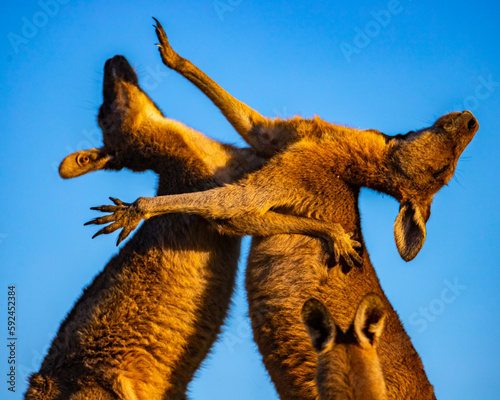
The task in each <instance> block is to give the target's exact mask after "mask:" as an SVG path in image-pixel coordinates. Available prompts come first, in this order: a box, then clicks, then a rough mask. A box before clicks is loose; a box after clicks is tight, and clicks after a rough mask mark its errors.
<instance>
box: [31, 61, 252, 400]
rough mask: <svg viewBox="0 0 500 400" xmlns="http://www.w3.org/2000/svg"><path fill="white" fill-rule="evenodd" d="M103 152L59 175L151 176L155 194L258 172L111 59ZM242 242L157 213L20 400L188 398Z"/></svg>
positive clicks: (93, 288)
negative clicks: (163, 108) (170, 114)
mask: <svg viewBox="0 0 500 400" xmlns="http://www.w3.org/2000/svg"><path fill="white" fill-rule="evenodd" d="M104 72H105V76H104V102H103V105H102V106H101V108H100V111H99V124H100V126H101V127H102V130H103V140H104V146H103V147H102V148H101V149H91V150H85V151H79V152H76V153H73V154H71V155H69V156H68V157H66V158H65V159H64V161H63V162H62V163H61V166H60V174H61V176H62V177H64V178H71V177H75V176H79V175H82V174H85V173H87V172H90V171H93V170H97V169H111V170H118V169H121V168H123V167H125V168H129V169H131V170H133V171H143V170H146V169H152V170H153V171H155V172H157V173H158V174H159V176H160V180H159V186H158V195H165V194H173V193H179V192H192V191H196V190H206V189H209V188H212V187H215V186H220V185H222V184H223V183H224V182H230V181H233V180H235V179H237V178H239V177H241V176H242V175H243V174H244V173H246V172H248V171H250V170H252V169H255V168H257V167H259V166H260V165H261V164H262V161H261V159H260V158H259V157H257V156H256V155H255V152H254V151H253V150H250V149H236V148H234V147H232V146H226V145H221V144H219V143H218V142H215V141H213V140H211V139H208V138H207V137H205V136H203V135H202V134H201V133H199V132H197V131H195V130H192V129H190V128H188V127H186V126H184V125H183V124H181V123H179V122H176V121H173V120H169V119H166V118H164V117H163V115H162V114H161V112H160V111H159V110H158V108H157V107H156V106H155V104H154V103H153V102H152V101H151V100H150V99H149V98H148V97H147V95H146V94H144V93H143V92H142V91H141V89H140V88H139V86H138V83H137V76H136V74H135V72H134V71H133V70H132V68H131V67H130V65H129V64H128V62H127V61H126V60H125V58H123V57H121V56H116V57H114V58H113V59H111V60H108V61H107V63H106V66H105V70H104ZM239 250H240V239H239V238H237V237H228V236H222V235H220V234H219V233H217V232H216V231H215V230H214V229H213V228H212V226H211V225H210V224H208V223H207V221H206V220H204V219H202V218H200V217H197V216H186V215H169V216H160V217H157V218H152V219H150V220H148V221H146V222H145V223H144V225H143V226H142V227H141V228H140V229H139V230H138V232H137V233H136V234H135V235H134V236H133V237H132V238H131V239H130V241H129V242H128V243H126V244H125V246H124V247H123V248H122V249H121V250H120V252H119V253H118V254H117V255H116V256H114V257H113V258H112V259H111V260H110V261H109V263H108V264H107V265H106V267H105V268H104V270H103V271H102V272H101V273H100V274H99V275H97V277H96V278H95V279H94V281H93V282H92V283H91V284H90V285H89V286H88V287H87V288H86V289H85V290H84V292H83V294H82V296H81V297H80V299H79V300H78V301H77V302H76V304H75V306H74V307H73V309H72V310H71V311H70V313H69V315H68V316H67V317H66V319H65V320H64V322H63V323H62V324H61V327H60V329H59V332H58V334H57V336H56V338H55V339H54V341H53V343H52V346H51V348H50V350H49V352H48V354H47V356H46V357H45V359H44V361H43V363H42V366H41V368H40V370H39V372H37V373H35V374H33V375H32V376H31V379H30V386H29V388H28V391H27V393H26V395H25V398H26V399H29V400H49V399H50V400H62V399H71V400H90V399H92V400H100V399H102V400H104V399H106V400H109V399H127V400H136V399H137V400H141V399H142V400H153V399H158V400H159V399H166V398H168V399H185V398H186V396H185V391H186V387H187V385H188V383H189V381H190V380H191V378H192V377H193V374H194V372H195V371H196V369H197V368H198V367H199V365H200V363H201V361H202V360H203V359H204V358H205V356H206V355H207V353H208V351H209V349H210V347H211V345H212V344H213V342H214V341H215V339H216V337H217V335H218V333H219V331H220V327H221V325H222V323H223V320H224V318H225V316H226V312H227V309H228V306H229V302H230V297H231V294H232V291H233V286H234V280H235V273H236V268H237V262H238V257H239Z"/></svg>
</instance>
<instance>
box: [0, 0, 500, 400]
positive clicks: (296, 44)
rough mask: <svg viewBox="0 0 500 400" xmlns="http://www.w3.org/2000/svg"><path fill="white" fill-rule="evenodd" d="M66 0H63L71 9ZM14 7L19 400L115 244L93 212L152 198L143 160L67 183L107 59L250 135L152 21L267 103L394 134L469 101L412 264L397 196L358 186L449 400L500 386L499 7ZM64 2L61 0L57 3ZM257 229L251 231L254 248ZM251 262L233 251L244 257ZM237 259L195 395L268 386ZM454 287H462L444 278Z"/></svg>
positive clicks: (8, 186)
mask: <svg viewBox="0 0 500 400" xmlns="http://www.w3.org/2000/svg"><path fill="white" fill-rule="evenodd" d="M62 3H64V4H62ZM307 3H308V2H304V1H295V0H287V1H274V2H265V1H260V0H220V1H213V0H203V1H200V0H196V1H193V0H191V1H181V0H171V1H142V2H133V1H114V0H113V1H109V0H108V1H93V2H84V1H78V0H64V1H63V0H60V2H59V3H54V1H52V0H45V1H44V0H42V1H40V2H38V1H33V0H29V1H23V2H14V1H11V2H5V3H4V4H3V5H2V13H1V16H0V21H1V23H0V48H1V52H0V85H1V86H0V94H1V95H0V110H1V117H2V127H1V142H0V209H1V210H2V217H1V219H0V221H1V222H0V268H1V269H0V271H1V272H0V321H1V322H0V329H1V332H2V333H1V334H0V376H1V379H0V398H2V399H13V400H14V399H20V398H21V394H22V393H23V392H24V391H25V388H26V386H25V382H24V380H25V379H26V377H27V375H28V374H29V373H31V372H33V371H35V370H37V369H38V368H39V365H40V363H41V360H42V358H43V356H44V355H45V352H46V350H47V346H48V345H49V343H50V340H51V338H52V337H53V335H54V334H55V333H56V332H57V329H58V326H59V324H60V322H61V320H62V319H63V318H64V316H65V315H66V313H67V312H68V311H69V310H70V309H71V307H72V305H73V303H74V301H75V300H76V299H77V297H78V296H79V295H80V293H81V290H82V288H83V287H84V286H85V285H86V284H88V283H89V282H90V281H91V279H92V277H93V276H94V275H95V274H97V273H98V272H99V271H100V270H101V269H102V268H103V267H104V265H105V264H106V262H107V261H108V260H109V258H110V257H111V256H112V255H113V254H115V253H116V252H117V249H116V248H115V239H116V234H115V235H112V236H104V237H103V236H101V237H99V238H97V239H95V240H91V236H92V234H93V233H94V232H95V230H96V229H95V227H84V226H82V225H83V223H84V222H86V221H88V220H89V219H91V218H93V217H95V213H94V212H92V211H90V210H89V207H91V206H95V205H100V204H105V203H107V202H108V201H107V198H108V196H110V195H112V196H116V197H119V198H120V199H123V200H124V201H131V200H134V199H136V198H137V197H138V196H140V195H142V196H144V195H153V194H154V192H155V185H156V178H155V176H154V175H153V174H151V173H146V174H132V173H130V172H127V171H121V172H119V173H111V172H98V173H94V174H89V175H86V176H84V177H81V178H77V179H74V180H70V181H64V180H62V179H61V178H59V176H58V174H57V166H58V164H59V162H60V161H61V160H62V159H63V158H64V157H65V156H66V155H67V154H69V153H70V152H73V151H76V150H79V149H84V148H89V147H99V146H100V143H101V135H100V131H99V130H98V128H97V124H96V114H97V109H98V106H99V105H100V103H101V100H102V97H101V84H102V68H103V66H104V62H105V61H106V59H108V58H110V57H112V56H114V55H115V54H123V55H124V56H126V57H127V58H128V59H129V61H130V62H131V63H132V65H133V66H134V67H135V68H136V69H137V71H138V73H139V80H140V83H142V85H143V88H145V90H146V91H147V92H148V93H149V94H150V95H151V97H152V98H153V99H154V100H155V101H156V102H157V104H158V105H159V106H160V107H161V108H162V110H163V111H164V112H165V114H166V115H168V116H169V117H172V118H174V119H178V120H180V121H183V122H185V123H187V124H188V125H190V126H192V127H195V128H197V129H199V130H201V131H202V132H205V133H207V134H208V135H209V136H212V137H214V138H217V139H219V140H223V141H225V142H231V143H236V144H242V141H241V140H240V139H239V138H238V136H237V134H236V133H235V132H234V130H233V129H232V127H231V126H230V125H229V124H228V123H227V122H226V120H225V119H224V117H223V116H222V114H221V113H220V112H219V111H218V110H217V109H216V108H215V107H214V106H213V105H212V103H211V102H210V101H209V100H208V99H207V98H205V97H204V95H203V94H201V93H200V92H199V91H198V90H197V89H196V88H195V87H194V86H193V85H191V84H190V83H189V82H188V81H186V80H185V79H184V78H182V77H181V76H179V75H177V74H176V73H174V72H171V71H168V70H167V69H166V67H164V66H163V64H162V63H161V60H160V57H159V54H158V51H157V49H156V47H155V46H154V45H153V44H154V43H155V42H156V37H155V34H154V29H153V27H152V19H151V16H156V17H157V18H158V19H159V20H160V21H161V22H162V23H163V25H164V26H165V28H166V31H167V33H168V35H169V38H170V40H171V43H172V44H173V46H174V48H175V49H177V50H178V51H179V53H180V54H181V55H183V56H185V57H187V58H189V59H191V60H192V61H193V62H194V63H195V64H196V65H198V66H199V67H200V68H202V69H203V70H204V71H205V72H207V73H208V74H209V75H211V76H212V77H213V78H214V79H215V80H216V81H217V82H219V83H220V84H221V85H222V86H223V87H224V88H226V89H227V90H228V91H229V92H231V93H232V94H233V95H235V96H236V97H238V98H240V99H241V100H243V101H244V102H246V103H247V104H249V105H250V106H252V107H253V108H255V109H257V110H259V111H260V112H261V113H263V114H264V115H268V116H273V115H281V116H293V115H295V114H300V115H302V116H307V117H309V116H313V115H314V114H317V115H319V116H321V117H322V118H324V119H326V120H328V121H332V122H338V123H342V124H347V125H350V126H354V127H359V128H363V129H368V128H374V129H379V130H381V131H383V132H385V133H387V134H396V133H406V132H408V131H409V130H413V129H417V128H421V127H424V126H428V125H430V124H432V123H433V121H434V120H435V119H436V118H437V117H438V116H440V115H442V114H444V113H447V112H449V111H456V110H464V109H470V110H471V111H473V113H474V114H475V115H476V117H477V118H478V120H479V124H480V129H479V132H478V133H477V135H476V137H475V138H474V140H473V141H472V142H471V144H470V145H469V146H468V148H467V149H466V150H465V152H464V154H463V156H462V158H461V160H460V162H459V164H458V168H457V173H456V175H455V178H454V179H453V180H452V181H451V182H450V184H449V186H448V187H445V188H444V189H443V190H442V191H441V192H440V193H439V194H438V195H437V196H436V197H435V200H434V203H433V206H432V216H431V219H430V221H429V223H428V225H427V240H426V243H425V245H424V248H423V250H422V251H421V253H420V254H419V255H418V256H417V258H416V259H415V260H414V261H412V262H410V263H405V262H404V261H402V260H401V258H400V257H399V255H398V253H397V250H396V246H395V244H394V239H393V232H392V227H393V223H394V220H395V218H396V215H397V211H398V204H397V202H396V201H394V200H393V199H391V198H389V197H387V196H381V195H380V194H377V193H374V192H371V191H368V190H364V191H363V192H362V195H361V212H362V217H363V230H364V236H365V240H366V242H367V246H368V249H369V251H370V254H371V259H372V262H373V265H374V266H375V269H376V270H377V273H378V275H379V277H380V280H381V283H382V286H383V288H384V289H385V291H386V294H387V297H388V298H389V300H390V301H391V302H392V304H393V306H394V308H395V309H396V310H397V311H398V313H399V315H400V316H401V319H402V321H403V322H404V324H405V327H406V329H407V331H408V333H409V335H410V336H411V338H412V340H413V343H414V345H415V347H416V349H417V351H418V352H419V353H420V356H421V357H422V360H423V363H424V365H425V368H426V371H427V375H428V377H429V380H430V381H431V383H433V384H434V386H435V390H436V394H437V397H438V398H439V399H454V400H457V399H480V400H483V399H484V400H486V399H498V398H499V397H498V396H499V395H498V393H499V392H500V380H499V379H498V371H499V368H500V361H499V360H500V345H499V343H500V342H499V340H498V338H499V336H500V329H499V327H500V318H499V315H500V307H499V304H500V291H499V286H500V268H499V267H500V262H499V261H498V247H499V246H498V245H499V240H498V231H497V229H498V226H499V225H500V221H499V217H500V215H499V211H498V196H499V194H500V193H499V185H498V174H499V172H500V171H499V164H500V162H499V150H498V148H499V144H500V143H499V137H500V135H499V133H498V123H497V122H495V121H496V119H497V118H498V116H499V110H500V48H499V38H500V28H499V23H498V21H499V17H500V12H499V10H500V6H499V4H498V2H494V1H484V0H476V1H474V2H472V1H461V0H454V1H449V0H446V1H439V2H438V1H429V0H422V1H411V0H400V1H397V0H391V1H387V0H380V1H379V0H374V1H353V2H333V1H322V2H314V3H313V4H307ZM54 4H56V5H57V6H55V5H54ZM248 243H249V240H248V239H245V246H244V253H246V252H247V251H248ZM244 258H245V257H242V260H244ZM244 264H245V263H244V261H242V263H241V268H240V276H239V280H238V281H239V286H238V288H237V291H236V294H235V298H234V306H233V307H232V309H231V317H230V319H229V320H228V324H227V326H226V327H225V328H224V333H223V335H222V336H221V338H220V340H219V342H218V343H217V345H216V346H215V347H214V349H213V352H212V354H211V355H210V357H209V358H208V359H207V360H206V362H205V363H204V366H203V368H202V369H201V370H200V372H199V373H198V376H197V378H196V379H195V380H194V381H193V383H192V384H191V386H190V391H191V397H192V398H193V399H200V400H201V399H215V398H217V399H275V398H276V393H275V391H274V389H273V387H272V385H271V383H270V380H269V378H268V377H267V374H266V371H265V369H264V367H263V365H262V362H261V359H260V355H259V353H258V352H257V350H256V346H255V345H254V344H253V342H252V338H251V332H250V328H249V320H248V318H247V316H246V313H247V305H246V304H245V293H244V291H243V289H242V277H243V273H242V271H243V268H244ZM10 284H15V285H16V287H17V300H18V314H17V333H18V336H19V338H20V341H19V343H18V347H17V365H18V382H17V383H18V386H17V388H16V389H17V391H16V393H15V394H11V393H9V392H8V391H7V383H6V375H5V374H6V371H7V370H6V368H7V352H6V350H7V348H6V340H5V337H6V335H7V333H6V332H7V328H6V320H7V309H6V307H7V305H6V298H7V286H8V285H10ZM449 287H453V290H454V296H452V298H450V297H449V296H448V297H447V296H444V297H443V293H447V295H449V291H446V288H449Z"/></svg>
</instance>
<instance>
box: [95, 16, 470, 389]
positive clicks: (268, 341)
mask: <svg viewBox="0 0 500 400" xmlns="http://www.w3.org/2000/svg"><path fill="white" fill-rule="evenodd" d="M157 33H158V37H159V39H160V43H161V44H160V53H161V55H162V59H163V61H164V63H165V64H166V65H167V66H168V67H170V68H172V69H174V70H176V71H178V72H179V73H181V74H182V75H183V76H185V77H186V78H188V79H189V80H190V81H191V82H193V83H194V84H195V85H196V86H198V87H199V88H200V89H201V90H202V91H203V92H204V93H205V94H206V95H207V96H208V97H209V98H210V99H211V100H212V101H213V102H214V103H215V105H216V106H218V107H219V108H220V109H221V111H222V112H223V114H224V115H225V116H226V118H227V119H228V121H229V122H230V123H231V124H232V125H233V126H234V127H235V129H236V130H237V131H238V133H239V134H240V135H242V136H243V137H244V138H245V140H247V142H248V143H250V144H251V145H252V146H253V147H255V148H256V149H257V151H258V153H260V154H262V155H265V156H269V155H272V154H275V153H278V154H276V156H275V157H273V159H272V160H271V161H270V162H269V163H268V164H267V165H266V166H265V167H264V168H263V169H261V170H259V171H257V172H256V173H254V174H251V175H249V176H248V177H247V178H246V179H245V180H243V181H241V182H240V183H238V184H235V185H226V187H224V188H217V189H213V190H210V191H206V192H204V193H190V194H182V195H178V196H169V197H163V198H154V199H146V198H140V199H138V200H137V201H136V202H135V203H133V204H132V205H131V206H128V205H126V204H120V203H119V202H117V205H116V206H105V207H101V208H99V209H100V210H102V211H110V212H114V214H113V215H109V216H105V217H101V218H97V219H96V220H95V221H94V223H98V224H99V223H108V222H113V221H116V222H115V223H114V224H113V225H111V226H110V227H106V228H104V229H103V230H102V231H101V232H103V233H109V232H112V231H114V230H116V229H119V228H120V227H125V229H130V227H132V228H133V227H135V226H136V225H137V224H138V222H139V221H140V220H141V219H142V218H148V217H150V216H152V215H156V214H159V213H164V212H187V213H197V214H200V215H203V216H205V217H207V218H211V219H213V220H215V221H216V222H219V223H220V224H221V226H220V229H221V231H224V230H225V229H227V232H231V231H232V232H233V233H238V234H242V233H250V234H253V235H270V234H274V236H267V237H255V238H254V240H253V242H252V248H251V251H250V255H249V260H248V265H247V278H246V287H247V292H248V301H249V305H250V316H251V318H252V327H253V330H254V338H255V340H256V342H257V344H258V346H259V350H260V352H261V354H262V355H263V359H264V363H265V365H266V367H267V369H268V371H269V373H270V375H271V378H272V380H273V382H274V384H275V386H276V388H277V391H278V393H279V394H280V397H281V398H282V399H315V398H317V390H316V386H315V384H314V376H315V371H316V362H317V361H316V356H315V353H314V350H313V348H312V346H311V344H310V342H309V340H308V337H307V335H306V333H305V331H304V330H303V329H299V327H300V326H301V322H300V319H299V317H298V315H299V312H300V309H301V308H302V305H303V304H304V302H305V301H306V300H307V299H309V298H310V297H317V298H319V299H320V300H321V301H323V302H324V303H325V304H326V306H327V308H328V309H329V310H331V312H332V314H333V315H335V318H336V320H337V322H338V324H339V325H340V326H342V327H347V326H348V324H349V323H350V322H351V321H352V319H353V316H354V314H355V311H356V309H355V306H356V305H357V304H359V303H360V301H361V299H362V298H363V297H364V295H365V294H367V293H370V292H374V293H376V294H378V295H379V296H380V297H381V298H382V300H383V302H384V305H385V307H386V309H387V323H386V329H385V330H384V333H383V334H382V336H381V338H380V345H379V358H380V363H381V366H382V370H383V372H384V376H385V378H386V384H387V391H388V397H389V398H390V399H401V398H411V399H432V398H434V393H433V388H432V385H431V384H430V383H429V382H428V379H427V377H426V375H425V372H424V369H423V366H422V363H421V360H420V358H419V356H418V354H417V353H416V352H415V350H414V348H413V346H412V344H411V342H410V339H409V338H408V336H407V334H406V332H405V331H404V329H403V326H402V324H401V322H400V320H399V318H398V316H397V314H396V312H395V311H394V309H393V308H392V306H391V305H390V303H389V302H388V300H387V298H386V297H385V295H384V293H383V291H382V289H381V287H380V284H379V282H378V279H377V276H376V273H375V270H374V269H373V266H372V265H371V263H370V259H369V256H368V253H367V252H366V249H365V248H363V250H362V258H363V262H362V265H361V267H360V268H353V269H352V268H351V269H350V268H345V266H344V268H338V267H335V268H330V269H326V268H325V263H327V262H328V259H329V256H328V254H326V253H325V251H324V249H322V247H321V246H319V243H318V241H317V240H316V239H313V238H310V237H306V236H299V235H277V234H276V233H278V232H279V231H280V229H282V230H286V229H288V232H289V233H290V232H294V233H298V232H300V231H301V230H302V233H308V234H309V235H314V230H315V229H320V228H321V223H323V227H325V228H327V227H335V229H338V226H339V225H340V226H342V227H343V229H345V231H347V232H354V239H355V240H357V241H359V242H362V241H363V239H362V234H361V226H360V219H359V210H358V194H359V188H360V187H361V186H367V187H370V188H373V189H375V190H380V191H383V192H385V193H388V194H390V195H392V196H394V197H395V198H396V199H397V200H399V201H400V203H401V210H400V213H399V215H398V218H397V219H396V224H395V237H396V244H397V246H398V250H399V252H400V254H401V256H402V257H403V258H404V259H405V260H410V259H412V258H413V257H415V255H416V254H417V253H418V251H419V250H420V248H421V247H422V245H423V242H424V239H425V222H426V221H427V219H428V218H429V215H430V204H431V201H432V197H433V196H434V194H435V193H436V192H437V191H438V190H439V189H440V188H441V187H442V186H443V185H444V184H446V183H447V182H448V180H449V179H450V178H451V176H452V175H453V172H454V169H455V166H456V163H457V160H458V158H459V156H460V154H461V152H462V151H463V150H464V148H465V146H466V145H467V144H468V143H469V141H470V140H471V139H472V137H473V136H474V134H475V132H476V131H477V129H478V124H477V120H476V119H475V118H474V117H473V116H472V114H471V113H470V112H468V111H467V112H464V113H452V114H448V115H445V116H443V117H441V118H440V119H438V121H436V123H435V124H434V125H433V126H431V127H429V128H426V129H422V130H419V131H417V132H411V133H408V134H406V135H398V136H395V137H388V136H386V135H384V134H382V133H380V132H378V131H375V130H370V131H359V130H356V129H352V128H347V127H342V126H338V125H333V124H329V123H326V122H324V121H322V120H320V119H319V118H314V119H312V120H308V119H303V118H300V117H295V118H292V119H290V120H280V119H276V120H270V119H266V118H264V117H263V116H261V115H260V114H258V113H257V112H256V111H254V110H252V109H251V108H249V107H248V106H247V105H245V104H243V103H241V102H239V101H238V100H236V99H234V98H233V97H232V96H230V95H229V94H228V93H227V92H225V91H224V90H223V89H222V88H221V87H220V86H218V85H217V84H216V83H215V82H214V81H212V80H211V79H210V78H209V77H208V76H206V75H205V74H204V73H203V72H202V71H200V70H199V69H198V68H196V67H195V66H194V65H193V64H192V63H191V62H189V61H188V60H186V59H183V58H182V57H180V56H179V55H177V54H176V53H175V52H174V51H173V50H172V48H171V47H170V45H169V44H168V40H167V38H166V36H165V34H164V32H163V29H162V28H161V26H160V25H158V29H157ZM266 143H270V144H271V146H270V147H267V148H266V146H265V145H263V144H266ZM273 146H274V147H273ZM284 149H285V151H283V150H284ZM291 217H294V218H302V219H303V218H310V221H312V219H311V218H314V221H315V222H314V224H313V223H312V222H310V223H309V225H308V223H307V222H305V221H303V220H300V221H299V220H297V219H294V220H293V221H291V220H290V218H291ZM256 221H257V222H256ZM318 221H319V222H320V223H318ZM284 222H285V223H284ZM228 223H229V225H230V228H227V226H228ZM264 223H265V227H264V226H263V224H264ZM313 225H314V226H313ZM259 228H262V229H261V231H260V232H259ZM122 233H123V232H122ZM331 234H332V233H331V232H326V235H325V233H323V234H320V233H319V234H317V236H320V237H323V238H326V237H327V236H328V235H331ZM332 239H333V240H334V241H335V240H338V239H341V240H343V245H345V246H346V250H345V251H344V252H343V254H342V255H343V256H344V258H346V259H348V258H349V256H351V255H352V252H351V250H352V248H350V249H349V248H348V247H349V246H348V245H349V244H353V243H352V242H351V243H349V240H345V239H342V237H341V236H339V235H338V232H337V234H333V235H332ZM336 244H337V243H336Z"/></svg>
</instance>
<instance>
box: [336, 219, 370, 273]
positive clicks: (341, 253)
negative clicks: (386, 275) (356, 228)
mask: <svg viewBox="0 0 500 400" xmlns="http://www.w3.org/2000/svg"><path fill="white" fill-rule="evenodd" d="M352 236H353V232H348V233H346V232H345V231H344V228H342V227H341V226H340V225H339V224H335V227H334V229H333V230H332V232H331V240H333V244H332V246H333V256H334V258H335V263H336V264H338V263H339V262H340V259H341V258H343V259H344V261H345V262H346V264H347V265H348V266H349V267H351V268H354V267H355V263H356V264H357V265H361V264H363V259H362V258H361V256H360V255H359V254H358V252H357V251H356V250H355V249H356V248H357V249H359V248H361V247H362V245H361V243H360V242H358V241H357V240H354V239H353V238H352Z"/></svg>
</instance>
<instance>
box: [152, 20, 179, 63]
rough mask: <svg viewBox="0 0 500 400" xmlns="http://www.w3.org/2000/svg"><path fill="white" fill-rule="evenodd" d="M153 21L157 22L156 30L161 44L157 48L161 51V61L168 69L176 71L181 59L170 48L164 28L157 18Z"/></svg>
mask: <svg viewBox="0 0 500 400" xmlns="http://www.w3.org/2000/svg"><path fill="white" fill-rule="evenodd" d="M153 19H154V20H155V22H156V25H154V27H155V29H156V36H158V41H159V42H160V43H158V44H157V46H158V48H159V50H160V55H161V59H162V60H163V63H164V64H165V65H166V66H167V67H169V68H172V69H175V66H176V65H177V62H178V61H179V59H180V57H179V55H178V54H177V53H176V52H175V51H174V49H172V47H171V46H170V43H169V42H168V38H167V35H166V33H165V30H164V29H163V26H162V25H161V24H160V22H159V21H158V20H157V19H156V18H155V17H153Z"/></svg>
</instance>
